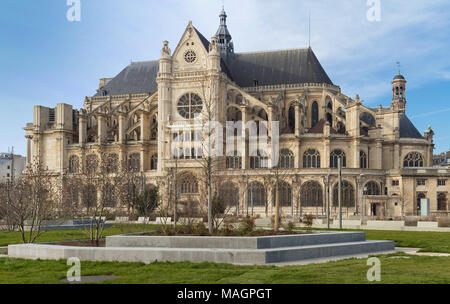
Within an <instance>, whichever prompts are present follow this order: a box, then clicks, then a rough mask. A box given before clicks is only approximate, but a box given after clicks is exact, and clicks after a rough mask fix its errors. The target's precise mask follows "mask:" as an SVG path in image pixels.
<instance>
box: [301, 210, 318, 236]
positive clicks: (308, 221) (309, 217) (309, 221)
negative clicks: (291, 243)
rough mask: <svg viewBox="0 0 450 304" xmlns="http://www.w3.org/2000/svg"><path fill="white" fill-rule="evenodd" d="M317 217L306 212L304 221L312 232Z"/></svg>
mask: <svg viewBox="0 0 450 304" xmlns="http://www.w3.org/2000/svg"><path fill="white" fill-rule="evenodd" d="M315 218H316V217H315V216H314V215H312V214H305V216H304V217H303V223H304V224H305V226H306V231H308V232H311V227H312V225H313V220H314V219H315Z"/></svg>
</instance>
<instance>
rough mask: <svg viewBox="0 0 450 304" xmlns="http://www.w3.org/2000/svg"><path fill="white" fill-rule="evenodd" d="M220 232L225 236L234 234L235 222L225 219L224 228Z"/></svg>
mask: <svg viewBox="0 0 450 304" xmlns="http://www.w3.org/2000/svg"><path fill="white" fill-rule="evenodd" d="M220 233H221V234H222V235H224V236H230V235H233V234H234V226H233V223H231V222H229V221H225V222H224V224H223V228H222V229H221V230H220Z"/></svg>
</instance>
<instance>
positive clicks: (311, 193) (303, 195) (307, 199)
mask: <svg viewBox="0 0 450 304" xmlns="http://www.w3.org/2000/svg"><path fill="white" fill-rule="evenodd" d="M300 201H301V205H302V206H304V207H323V193H322V186H321V185H320V184H319V183H318V182H315V181H308V182H306V183H304V184H303V185H302V188H301V190H300Z"/></svg>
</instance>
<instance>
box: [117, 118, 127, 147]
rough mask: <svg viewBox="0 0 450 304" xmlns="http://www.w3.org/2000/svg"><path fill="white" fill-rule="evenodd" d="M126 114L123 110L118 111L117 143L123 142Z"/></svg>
mask: <svg viewBox="0 0 450 304" xmlns="http://www.w3.org/2000/svg"><path fill="white" fill-rule="evenodd" d="M126 119H127V115H126V114H125V113H123V112H120V113H119V130H118V131H119V134H118V135H119V143H120V144H124V143H125V138H126V137H125V125H126Z"/></svg>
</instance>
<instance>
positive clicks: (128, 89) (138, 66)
mask: <svg viewBox="0 0 450 304" xmlns="http://www.w3.org/2000/svg"><path fill="white" fill-rule="evenodd" d="M158 70H159V63H158V61H142V62H132V63H131V64H130V65H129V66H127V67H126V68H125V69H123V70H122V72H120V73H119V74H118V75H117V76H116V77H114V78H113V79H112V80H111V81H110V82H108V84H106V85H105V86H104V87H103V88H102V89H101V90H102V91H105V95H122V94H138V93H153V92H156V90H158V85H157V84H156V76H157V74H158ZM101 95H102V93H101V92H99V93H97V94H96V95H95V96H101Z"/></svg>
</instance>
